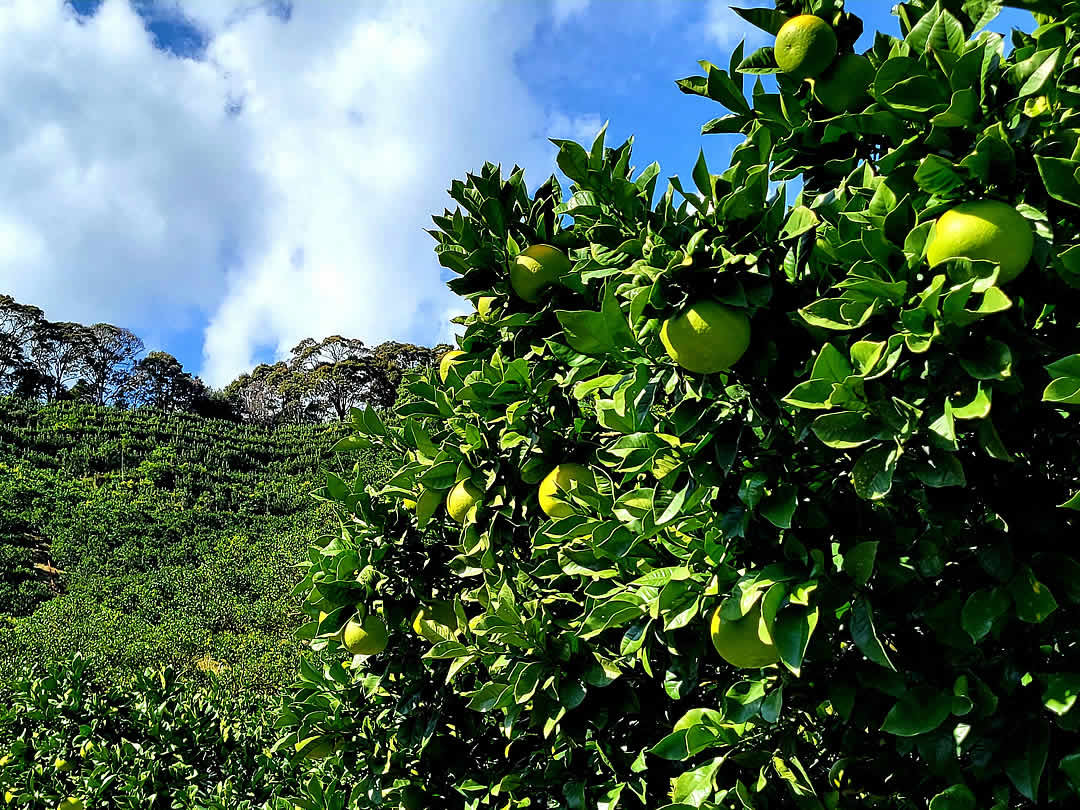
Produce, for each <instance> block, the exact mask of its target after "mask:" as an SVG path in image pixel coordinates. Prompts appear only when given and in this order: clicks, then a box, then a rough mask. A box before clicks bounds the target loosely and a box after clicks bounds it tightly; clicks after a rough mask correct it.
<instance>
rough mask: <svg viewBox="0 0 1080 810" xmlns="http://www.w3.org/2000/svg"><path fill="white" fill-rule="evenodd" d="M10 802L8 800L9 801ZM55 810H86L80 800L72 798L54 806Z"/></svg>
mask: <svg viewBox="0 0 1080 810" xmlns="http://www.w3.org/2000/svg"><path fill="white" fill-rule="evenodd" d="M9 801H10V800H9ZM56 808H57V810H86V805H85V804H83V802H82V799H76V798H75V797H74V796H68V797H67V798H66V799H64V800H63V801H61V802H60V804H58V805H56Z"/></svg>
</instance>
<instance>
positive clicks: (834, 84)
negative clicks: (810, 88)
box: [814, 53, 875, 115]
mask: <svg viewBox="0 0 1080 810" xmlns="http://www.w3.org/2000/svg"><path fill="white" fill-rule="evenodd" d="M874 75H875V74H874V66H873V65H872V64H870V60H869V59H867V58H866V57H865V56H862V55H860V54H857V53H845V54H843V55H842V56H840V57H838V58H837V60H836V61H835V62H833V63H832V65H831V66H830V67H829V69H828V70H826V71H825V73H823V74H822V75H821V76H820V77H818V78H817V79H816V80H815V81H814V98H816V99H817V100H818V102H820V104H821V105H822V106H823V107H824V108H825V109H827V110H828V111H829V112H831V113H834V114H836V115H840V114H841V113H846V112H847V111H848V110H851V109H853V108H854V107H855V105H856V104H858V103H859V102H860V101H862V100H864V99H865V98H866V97H867V96H868V94H869V89H870V85H871V84H872V83H873V81H874Z"/></svg>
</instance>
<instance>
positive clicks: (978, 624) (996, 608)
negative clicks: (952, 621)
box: [960, 588, 1011, 643]
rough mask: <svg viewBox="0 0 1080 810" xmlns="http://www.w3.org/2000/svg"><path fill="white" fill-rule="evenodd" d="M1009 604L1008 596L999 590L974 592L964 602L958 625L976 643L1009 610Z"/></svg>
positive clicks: (991, 589)
mask: <svg viewBox="0 0 1080 810" xmlns="http://www.w3.org/2000/svg"><path fill="white" fill-rule="evenodd" d="M1010 604H1011V600H1010V598H1009V594H1008V593H1007V592H1006V591H1004V590H1002V589H1001V588H986V589H984V590H981V591H975V593H973V594H971V596H969V597H968V598H967V601H966V602H964V609H963V610H962V611H961V614H960V624H961V625H962V626H963V628H964V632H965V633H967V634H968V635H969V636H971V639H972V641H974V642H976V643H978V642H979V641H980V640H981V639H983V638H984V637H985V636H986V634H987V633H989V632H990V629H991V628H992V627H993V626H994V622H995V621H996V620H997V619H998V618H999V617H1000V616H1002V615H1004V613H1005V611H1006V610H1008V609H1009V605H1010Z"/></svg>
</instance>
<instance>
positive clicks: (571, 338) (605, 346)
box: [555, 310, 615, 355]
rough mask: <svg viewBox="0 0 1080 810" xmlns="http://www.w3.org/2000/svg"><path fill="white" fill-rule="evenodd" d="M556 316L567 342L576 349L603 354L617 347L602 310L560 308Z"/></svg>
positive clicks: (582, 351)
mask: <svg viewBox="0 0 1080 810" xmlns="http://www.w3.org/2000/svg"><path fill="white" fill-rule="evenodd" d="M555 317H557V318H558V319H559V324H560V325H561V326H562V328H563V335H564V336H565V337H566V342H567V343H568V344H569V345H570V348H572V349H573V350H574V351H577V352H581V353H582V354H589V355H601V354H605V353H606V352H609V351H611V350H612V349H613V348H615V344H614V342H613V341H612V339H611V335H610V334H609V333H608V329H607V322H606V320H605V318H604V314H603V313H602V312H592V311H591V310H582V311H579V312H570V311H567V310H559V311H557V312H556V313H555Z"/></svg>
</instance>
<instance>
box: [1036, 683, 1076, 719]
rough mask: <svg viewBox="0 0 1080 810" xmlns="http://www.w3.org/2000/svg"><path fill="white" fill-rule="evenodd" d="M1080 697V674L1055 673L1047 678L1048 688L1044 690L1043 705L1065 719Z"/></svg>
mask: <svg viewBox="0 0 1080 810" xmlns="http://www.w3.org/2000/svg"><path fill="white" fill-rule="evenodd" d="M1078 695H1080V673H1077V672H1055V673H1053V674H1051V675H1047V676H1046V688H1045V689H1044V690H1043V696H1042V701H1043V705H1044V706H1045V707H1046V708H1048V709H1049V710H1050V711H1052V712H1053V713H1054V714H1056V715H1057V716H1058V717H1063V716H1064V715H1066V714H1068V713H1069V710H1070V709H1072V707H1073V706H1074V705H1076V698H1077V696H1078Z"/></svg>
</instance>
